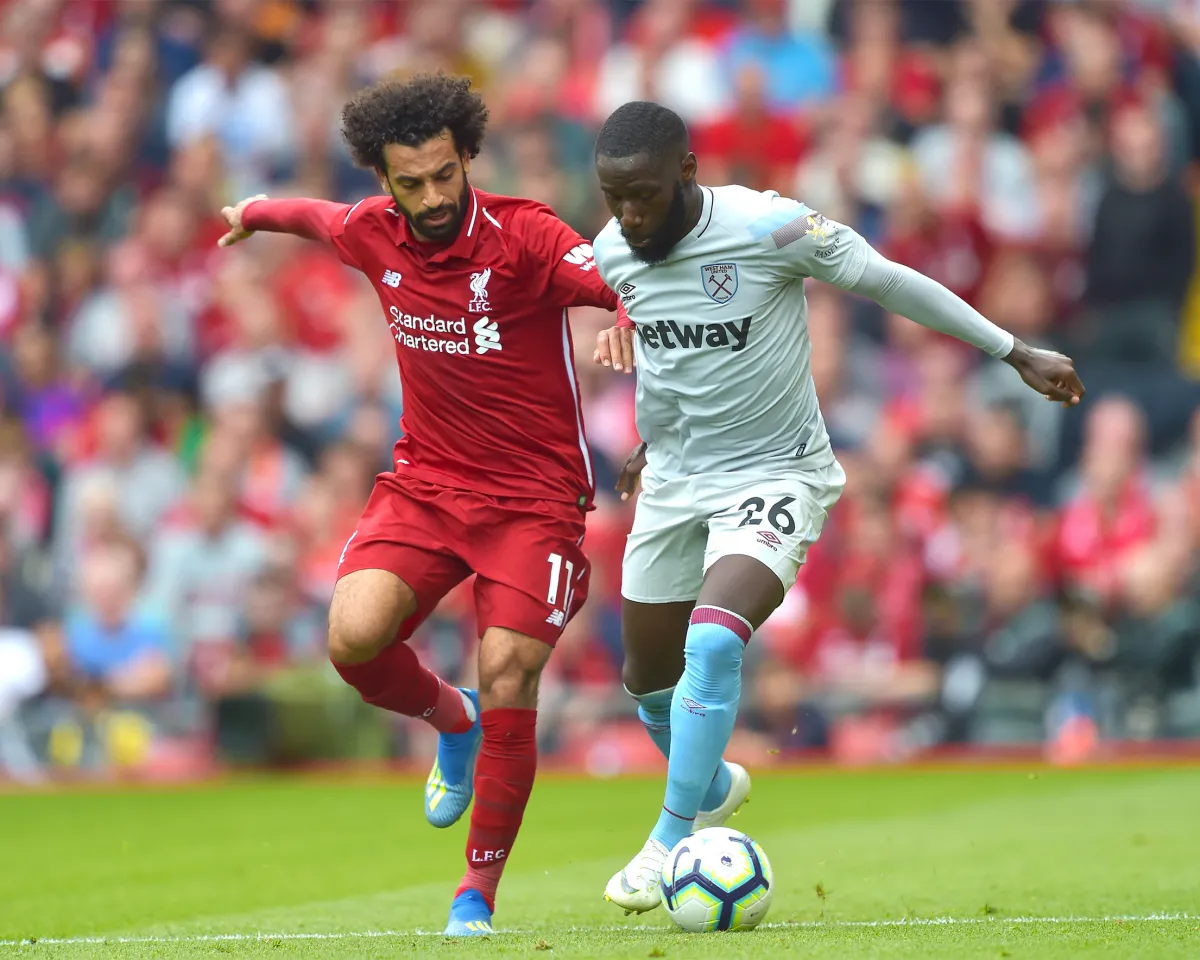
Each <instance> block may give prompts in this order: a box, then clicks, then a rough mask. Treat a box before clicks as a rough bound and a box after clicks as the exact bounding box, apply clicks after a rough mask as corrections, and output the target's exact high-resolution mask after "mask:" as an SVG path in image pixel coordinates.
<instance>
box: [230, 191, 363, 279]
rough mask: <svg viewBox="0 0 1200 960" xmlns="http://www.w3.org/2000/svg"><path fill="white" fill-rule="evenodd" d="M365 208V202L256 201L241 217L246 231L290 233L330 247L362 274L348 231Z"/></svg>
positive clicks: (299, 199)
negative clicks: (355, 216) (327, 244)
mask: <svg viewBox="0 0 1200 960" xmlns="http://www.w3.org/2000/svg"><path fill="white" fill-rule="evenodd" d="M362 206H363V202H359V203H356V204H355V205H354V206H350V205H349V204H347V203H334V202H333V201H331V200H310V199H307V198H296V199H289V200H255V201H254V202H253V203H251V204H249V205H248V206H247V207H246V209H245V211H244V212H243V213H242V226H243V227H245V228H246V229H247V230H265V231H267V232H269V233H291V234H294V235H295V236H297V237H303V238H304V239H306V240H317V241H320V242H323V243H331V244H333V247H334V249H335V250H337V253H338V256H339V257H340V258H341V260H342V262H343V263H345V264H346V265H348V266H351V267H354V268H355V269H359V270H361V269H362V266H361V264H360V263H359V258H358V256H357V255H356V253H355V252H354V250H353V247H352V244H350V243H349V242H348V239H347V237H346V227H347V226H348V225H349V224H350V223H351V222H352V220H353V218H354V214H355V213H357V212H358V211H359V209H360V208H361V207H362Z"/></svg>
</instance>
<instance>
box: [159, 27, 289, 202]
mask: <svg viewBox="0 0 1200 960" xmlns="http://www.w3.org/2000/svg"><path fill="white" fill-rule="evenodd" d="M253 43H254V41H253V38H252V37H251V36H250V35H248V34H247V33H246V32H245V31H244V30H242V29H239V27H237V26H234V25H230V26H228V27H223V28H220V29H218V30H217V32H216V33H215V34H214V35H213V36H212V38H211V39H210V41H209V43H208V49H207V50H206V52H205V59H204V62H203V63H201V64H200V65H199V66H196V67H194V68H193V69H192V70H189V71H188V72H187V73H185V74H184V75H183V76H182V77H180V78H179V80H178V81H177V82H176V84H175V86H174V87H173V88H172V90H171V97H170V102H169V103H168V105H167V116H166V122H167V138H168V140H169V142H170V144H171V145H172V146H173V147H180V146H186V145H187V144H188V143H190V142H192V141H194V140H195V139H197V138H198V137H203V136H205V135H207V134H210V133H211V134H216V135H217V136H218V137H220V139H221V143H222V145H223V147H224V149H225V157H226V160H227V161H228V164H229V168H230V172H231V175H232V176H233V178H234V186H235V189H234V191H233V192H234V193H235V194H237V195H238V196H250V195H251V194H255V193H261V192H263V191H264V189H265V188H266V187H268V186H269V184H270V183H272V182H273V181H274V180H275V179H276V178H277V175H279V174H280V173H282V172H283V171H284V170H285V169H286V168H287V166H288V164H289V163H290V162H291V160H292V156H291V150H292V145H293V142H294V137H295V132H294V129H293V122H292V104H291V97H290V96H289V93H288V89H287V86H286V84H285V83H284V81H283V79H282V78H281V77H280V76H279V74H278V73H277V72H276V71H275V70H273V69H271V68H269V67H265V66H263V65H262V64H259V63H255V62H254V59H253V49H252V48H253Z"/></svg>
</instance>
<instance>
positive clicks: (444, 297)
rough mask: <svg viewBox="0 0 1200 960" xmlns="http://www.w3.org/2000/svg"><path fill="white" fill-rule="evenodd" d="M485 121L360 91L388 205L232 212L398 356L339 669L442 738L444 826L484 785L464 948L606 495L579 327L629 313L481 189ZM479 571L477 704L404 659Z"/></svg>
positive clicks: (428, 102)
mask: <svg viewBox="0 0 1200 960" xmlns="http://www.w3.org/2000/svg"><path fill="white" fill-rule="evenodd" d="M486 122H487V108H486V107H485V106H484V104H483V102H482V100H481V99H480V98H479V96H478V95H476V94H475V93H473V92H472V91H471V90H470V83H469V81H468V80H466V79H462V78H454V77H446V76H443V75H437V76H421V77H417V78H415V79H413V80H411V81H409V82H407V83H397V82H385V83H381V84H377V85H376V86H374V87H370V88H367V89H366V90H364V91H362V92H360V93H359V94H358V95H356V96H355V97H354V98H353V99H351V100H350V101H349V103H347V104H346V106H345V108H344V109H343V112H342V134H343V137H344V138H345V140H346V142H347V144H348V145H349V147H350V150H351V153H352V154H353V156H354V159H355V161H356V162H357V163H358V164H360V165H361V166H363V167H366V168H369V169H372V170H374V171H375V173H376V174H377V175H378V177H379V182H380V184H381V186H382V187H383V190H384V195H383V196H378V197H372V198H370V199H367V200H363V201H361V202H359V203H357V204H355V205H354V206H348V205H345V204H340V203H330V202H327V201H324V200H268V199H266V198H261V197H252V198H250V199H248V200H244V201H242V202H241V203H239V204H238V205H237V206H236V207H227V208H225V210H224V211H223V213H224V216H225V218H226V220H227V222H228V223H229V226H230V232H229V233H228V234H226V236H225V237H223V238H222V240H221V244H222V245H223V246H228V245H229V244H231V243H235V242H237V241H239V240H242V239H244V238H245V237H248V236H249V235H250V234H251V233H253V232H254V231H256V230H265V231H273V232H277V233H292V234H296V235H299V236H303V237H307V238H309V239H313V240H321V241H325V242H327V243H331V244H332V245H333V247H334V249H336V251H337V253H338V255H339V256H340V257H341V259H342V260H343V261H344V262H345V263H347V264H348V265H350V266H352V267H354V268H356V269H358V270H361V271H362V272H363V273H364V274H365V275H366V276H367V278H368V279H369V280H370V281H371V283H372V284H373V285H374V287H375V290H376V293H377V294H378V295H379V302H380V304H381V305H382V306H383V309H384V314H385V316H386V318H387V321H388V324H389V326H390V328H391V331H392V335H393V337H394V338H395V341H396V359H397V362H398V363H399V365H400V379H401V384H402V386H403V388H404V415H403V418H402V420H401V426H402V428H403V437H402V438H401V439H400V440H399V442H397V444H396V447H395V451H394V461H395V462H394V468H395V469H394V472H391V473H384V474H380V476H379V477H378V478H377V479H376V481H375V488H374V491H373V492H372V494H371V497H370V500H369V501H368V503H367V506H366V509H365V510H364V512H363V515H362V519H361V520H360V522H359V525H358V529H357V530H356V531H355V533H354V535H353V536H352V537H351V538H350V540H349V542H348V543H347V544H346V548H345V550H344V551H343V553H342V558H341V562H340V565H339V569H338V581H337V586H336V587H335V589H334V594H333V600H332V602H331V604H330V609H329V655H330V659H331V660H332V661H333V663H334V666H335V667H336V668H337V670H338V672H339V673H340V674H341V675H342V677H343V678H344V679H345V680H346V682H347V683H349V684H350V685H351V686H353V687H354V688H355V689H357V690H358V691H359V693H360V694H361V695H362V697H363V699H364V700H366V701H367V702H368V703H372V704H375V705H377V706H380V707H383V708H385V709H387V710H392V711H395V712H396V713H400V714H404V715H405V716H410V717H421V718H423V719H424V720H426V721H427V722H428V723H430V724H431V725H432V726H433V727H434V728H435V729H437V730H438V731H439V733H440V736H439V741H438V757H437V760H436V762H435V763H434V767H433V771H432V773H431V774H430V776H429V780H428V782H427V784H426V791H425V792H426V799H425V812H426V817H427V818H428V819H429V821H430V822H431V823H433V824H434V825H435V826H440V827H445V826H449V825H450V824H452V823H454V822H455V821H457V820H458V819H459V817H461V816H462V814H463V813H464V812H465V810H466V808H467V806H468V805H469V804H470V802H471V798H472V779H473V783H474V793H475V795H476V796H475V805H474V809H473V810H472V812H471V827H470V832H469V835H468V839H467V872H466V876H465V877H464V878H463V881H462V883H461V884H460V886H459V888H458V891H457V892H456V894H455V898H454V901H453V903H452V905H451V908H450V921H449V925H448V927H447V930H446V932H447V933H448V934H459V935H472V934H486V933H490V932H491V931H492V927H491V917H492V913H493V911H494V909H495V895H496V886H497V883H498V882H499V879H500V873H501V871H502V870H503V868H504V864H505V861H506V858H507V857H508V854H509V852H510V851H511V849H512V844H513V841H514V839H515V838H516V835H517V830H518V828H519V827H520V824H521V818H522V815H523V813H524V810H525V805H526V802H527V801H528V799H529V794H530V791H531V790H532V787H533V779H534V771H535V769H536V766H537V748H536V743H535V740H534V727H535V719H536V716H537V712H536V708H537V688H538V677H539V675H540V673H541V670H542V667H543V666H544V665H545V663H546V660H547V658H548V657H549V655H550V651H551V648H552V647H553V645H554V643H555V641H556V640H557V639H558V636H559V634H560V633H561V631H562V629H563V627H564V626H565V624H566V623H567V621H569V620H570V619H571V617H572V616H573V615H574V613H575V612H576V611H577V610H578V609H579V608H580V607H581V606H582V605H583V602H584V599H585V598H586V597H587V590H588V573H589V567H588V561H587V558H586V557H585V556H584V553H583V550H582V544H583V536H584V516H585V514H586V512H587V510H588V509H589V507H590V506H591V502H592V494H593V478H592V466H591V461H590V458H589V455H588V446H587V440H586V438H585V436H584V431H583V416H582V413H581V411H580V402H579V391H578V388H577V385H576V381H575V371H574V365H573V350H572V345H571V332H570V328H569V327H568V324H567V312H566V311H567V308H568V307H570V306H575V305H584V304H586V305H590V306H600V307H606V308H608V309H610V310H615V309H616V308H617V300H616V297H615V295H614V294H613V293H612V292H611V291H610V290H609V289H608V288H607V287H605V285H604V282H603V281H602V280H601V279H600V277H599V274H598V273H597V272H596V269H595V263H594V262H593V260H592V250H591V246H590V244H588V243H587V242H586V241H585V240H583V239H582V238H581V237H580V236H579V235H578V234H577V233H576V232H575V231H574V230H572V229H571V228H570V227H568V226H567V225H566V224H564V223H563V222H562V221H561V220H559V219H558V218H557V217H555V216H554V214H553V213H552V212H551V211H550V209H549V208H547V207H545V206H543V205H542V204H540V203H535V202H533V201H530V200H519V199H512V198H509V197H500V196H493V195H490V194H486V193H484V192H482V191H480V190H476V189H475V188H474V187H472V186H471V184H470V182H469V180H468V178H467V174H468V171H469V170H470V165H471V160H472V158H474V157H475V156H477V155H478V153H479V149H480V143H481V141H482V139H483V133H484V128H485V125H486ZM472 573H473V574H475V575H476V579H475V609H476V614H477V619H478V628H479V632H480V636H481V638H482V640H481V643H480V647H479V690H478V691H474V690H459V689H456V688H454V687H452V686H450V685H448V684H447V683H445V682H444V681H443V680H441V679H440V678H439V677H437V676H436V675H435V674H434V673H432V672H431V671H430V670H428V669H427V668H425V667H423V666H422V665H421V664H420V663H419V662H418V660H417V656H416V654H415V653H414V652H413V651H412V649H411V648H410V647H409V646H408V645H407V643H405V641H406V640H407V639H408V638H409V637H410V636H411V635H412V632H413V631H414V630H415V629H416V628H417V626H419V625H420V623H421V622H422V621H423V620H424V619H425V618H426V617H427V616H428V615H429V614H430V612H431V611H432V610H433V609H434V607H435V606H436V605H437V603H438V601H439V600H441V598H442V597H443V596H445V594H446V593H447V592H448V591H449V590H450V589H451V588H452V587H454V586H455V585H456V584H458V583H459V582H461V581H462V580H464V579H465V578H467V577H468V576H470V575H471V574H472Z"/></svg>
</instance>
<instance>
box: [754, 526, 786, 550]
mask: <svg viewBox="0 0 1200 960" xmlns="http://www.w3.org/2000/svg"><path fill="white" fill-rule="evenodd" d="M758 542H759V543H761V544H763V545H764V546H768V547H770V548H771V549H772V550H774V551H775V552H776V553H778V552H779V548H780V547H781V546H782V545H783V541H782V540H780V539H779V537H777V536H776V535H775V534H773V533H772V532H771V531H770V530H759V531H758Z"/></svg>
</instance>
